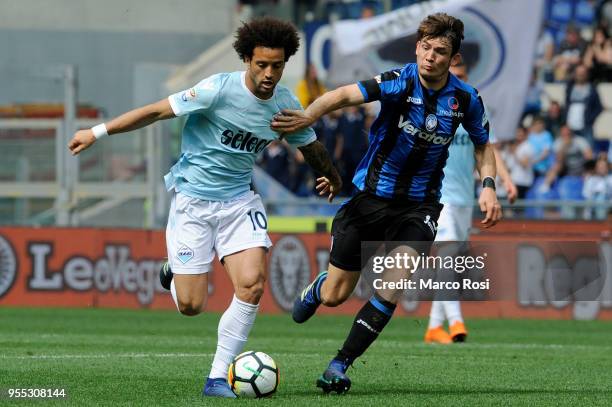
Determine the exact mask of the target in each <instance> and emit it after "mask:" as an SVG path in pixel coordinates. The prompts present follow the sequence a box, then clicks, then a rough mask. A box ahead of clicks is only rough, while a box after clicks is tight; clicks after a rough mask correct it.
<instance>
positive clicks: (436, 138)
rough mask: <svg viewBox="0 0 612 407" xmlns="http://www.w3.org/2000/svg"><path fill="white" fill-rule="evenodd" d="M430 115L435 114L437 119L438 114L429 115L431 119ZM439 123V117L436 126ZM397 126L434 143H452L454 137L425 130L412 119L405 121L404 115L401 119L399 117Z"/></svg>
mask: <svg viewBox="0 0 612 407" xmlns="http://www.w3.org/2000/svg"><path fill="white" fill-rule="evenodd" d="M430 116H433V118H434V119H436V116H435V115H433V114H430V115H429V116H427V118H428V119H429V117H430ZM437 125H438V119H436V122H435V126H434V128H435V127H436V126H437ZM397 127H398V128H400V129H402V131H405V132H406V133H408V134H412V135H413V136H417V137H418V138H420V139H422V140H425V141H427V142H429V143H433V144H442V145H446V144H448V143H450V142H451V140H452V139H453V138H452V137H451V136H447V135H438V134H437V133H427V132H424V131H423V130H421V129H419V128H418V127H415V126H413V125H412V123H410V120H406V121H404V116H403V115H400V119H399V123H398V124H397Z"/></svg>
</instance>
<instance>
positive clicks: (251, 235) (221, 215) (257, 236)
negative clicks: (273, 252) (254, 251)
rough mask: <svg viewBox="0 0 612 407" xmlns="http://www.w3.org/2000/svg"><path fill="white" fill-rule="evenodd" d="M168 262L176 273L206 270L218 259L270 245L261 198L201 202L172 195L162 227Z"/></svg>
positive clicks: (247, 197)
mask: <svg viewBox="0 0 612 407" xmlns="http://www.w3.org/2000/svg"><path fill="white" fill-rule="evenodd" d="M166 246H167V248H168V261H169V262H170V267H171V268H172V272H173V273H176V274H202V273H207V272H209V271H210V269H211V267H212V262H213V260H214V258H215V252H216V253H217V256H218V257H219V259H220V260H221V259H223V258H224V257H225V256H227V255H230V254H232V253H236V252H239V251H241V250H245V249H249V248H251V247H265V248H266V249H267V248H269V247H270V246H272V242H271V241H270V238H269V237H268V219H267V217H266V212H265V209H264V207H263V204H262V203H261V198H260V197H259V195H256V194H255V193H254V192H253V191H249V192H247V193H245V194H243V195H241V196H239V197H238V198H236V199H232V200H230V201H205V200H202V199H197V198H192V197H190V196H187V195H185V194H182V193H180V192H174V194H173V196H172V202H171V204H170V214H169V215H168V226H167V227H166Z"/></svg>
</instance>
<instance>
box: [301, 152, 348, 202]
mask: <svg viewBox="0 0 612 407" xmlns="http://www.w3.org/2000/svg"><path fill="white" fill-rule="evenodd" d="M299 150H300V151H301V152H302V154H303V155H304V160H305V161H306V162H307V163H308V165H310V167H311V168H312V169H313V170H315V171H317V172H318V173H320V174H322V175H323V176H322V177H319V178H317V190H318V191H319V195H325V194H327V193H329V195H328V197H327V200H328V201H329V202H331V201H332V200H333V199H334V196H336V195H337V194H338V193H339V192H340V190H341V189H342V180H341V179H340V175H339V174H338V171H336V169H335V168H334V165H333V164H332V160H331V158H330V157H329V154H328V153H327V150H326V149H325V147H324V146H323V144H321V143H319V142H318V141H314V142H312V143H310V144H308V145H306V146H302V147H299Z"/></svg>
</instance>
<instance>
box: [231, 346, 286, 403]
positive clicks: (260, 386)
mask: <svg viewBox="0 0 612 407" xmlns="http://www.w3.org/2000/svg"><path fill="white" fill-rule="evenodd" d="M278 381H279V375H278V367H276V362H274V359H272V358H271V357H270V356H269V355H267V354H265V353H263V352H253V351H249V352H244V353H241V354H240V355H238V356H236V357H235V358H234V361H233V362H232V364H231V365H230V367H229V372H228V373H227V382H228V383H229V385H230V386H231V387H232V391H233V392H234V393H235V394H236V395H237V396H238V397H252V398H253V397H268V396H271V395H272V394H274V392H275V391H276V389H277V388H278Z"/></svg>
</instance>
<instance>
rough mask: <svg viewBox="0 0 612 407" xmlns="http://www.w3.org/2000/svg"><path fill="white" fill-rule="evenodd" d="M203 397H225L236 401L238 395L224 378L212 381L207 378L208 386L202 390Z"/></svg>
mask: <svg viewBox="0 0 612 407" xmlns="http://www.w3.org/2000/svg"><path fill="white" fill-rule="evenodd" d="M202 397H225V398H228V399H235V398H236V395H235V394H234V392H233V391H232V389H231V388H230V385H229V384H228V383H227V380H225V379H224V378H222V377H219V378H216V379H211V378H206V384H205V385H204V389H203V390H202Z"/></svg>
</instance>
